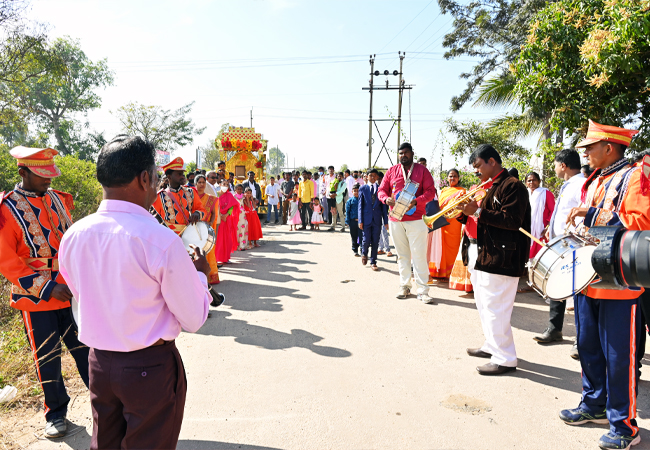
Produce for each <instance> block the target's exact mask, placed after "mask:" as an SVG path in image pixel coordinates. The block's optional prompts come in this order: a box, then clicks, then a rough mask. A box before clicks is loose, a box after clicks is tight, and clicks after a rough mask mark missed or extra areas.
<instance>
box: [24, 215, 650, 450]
mask: <svg viewBox="0 0 650 450" xmlns="http://www.w3.org/2000/svg"><path fill="white" fill-rule="evenodd" d="M264 231H265V236H266V239H265V241H264V245H263V246H262V247H261V248H259V249H256V250H254V251H247V252H244V253H238V254H236V255H237V257H236V258H235V259H234V263H233V264H230V265H228V266H226V267H224V268H223V269H222V271H221V278H222V280H224V281H223V282H222V283H221V285H220V290H221V291H223V292H224V293H226V295H227V304H226V305H225V306H222V307H220V308H218V309H217V310H215V311H213V314H212V318H210V319H208V321H207V323H206V324H205V325H204V326H203V327H202V328H201V330H200V331H199V332H198V333H196V334H187V333H184V334H183V335H182V336H181V337H180V338H179V339H178V341H177V343H178V346H179V348H180V351H181V354H182V356H183V359H184V361H185V365H186V370H187V376H188V386H189V387H188V396H187V406H186V410H185V419H184V422H183V429H182V431H181V436H180V443H179V448H180V449H255V450H261V449H361V448H364V449H371V448H372V449H425V448H431V449H469V448H471V449H503V448H513V449H515V448H516V449H555V448H562V449H584V448H597V445H596V443H597V440H598V438H599V437H600V436H601V435H602V434H603V433H604V432H606V428H605V427H602V426H592V427H569V426H567V425H564V424H563V423H561V422H560V420H559V419H558V418H557V413H558V411H559V410H560V409H562V408H565V407H575V406H577V404H578V402H579V399H580V395H579V392H580V367H579V364H578V362H576V361H573V360H572V359H570V358H569V356H568V352H569V349H570V346H571V341H569V340H568V339H567V340H566V341H565V342H563V343H561V344H558V345H553V346H547V347H542V346H540V345H538V344H536V343H535V342H534V341H533V340H532V339H531V338H532V336H533V335H534V334H535V333H537V332H540V331H542V330H543V328H544V327H545V323H546V320H547V318H548V308H547V306H546V304H544V303H543V302H542V301H541V300H540V299H539V297H537V296H536V295H533V294H520V295H519V296H518V298H517V302H516V304H515V308H514V315H513V319H512V323H513V325H514V327H515V342H516V345H517V351H518V356H519V358H520V359H519V369H518V370H517V372H516V373H514V374H512V375H507V376H501V377H482V376H480V375H478V374H477V372H476V370H475V367H476V366H477V365H478V364H483V363H484V362H486V361H485V360H477V359H474V358H470V357H468V356H467V355H466V353H465V348H466V347H470V346H478V345H480V344H481V343H482V332H481V327H480V323H479V319H478V314H477V312H476V309H475V306H474V302H473V298H472V296H471V295H466V294H463V293H461V292H458V291H452V290H448V289H446V288H432V289H431V295H432V296H433V297H436V298H438V304H437V305H424V304H421V303H419V302H418V301H417V300H416V299H415V297H410V298H408V299H406V300H397V299H396V298H395V296H394V294H395V292H396V290H397V286H398V277H397V264H396V262H395V260H394V259H392V260H388V259H387V258H383V259H381V261H380V263H379V265H380V267H381V269H382V270H381V271H380V272H378V273H375V272H372V271H371V270H370V268H369V267H363V266H362V265H361V261H360V258H354V257H353V256H352V251H351V250H350V245H349V235H348V234H345V235H343V234H341V233H338V232H336V233H326V232H320V233H309V232H289V231H288V230H287V228H285V227H276V228H265V229H264ZM345 280H350V281H349V282H347V283H344V281H345ZM572 322H573V315H568V316H567V318H566V327H565V335H566V336H567V337H573V336H574V332H575V329H574V327H573V324H572ZM645 362H646V363H647V364H650V361H648V360H646V361H645ZM649 376H650V370H649V369H645V370H644V374H643V377H642V381H641V383H640V386H639V391H640V395H639V400H638V407H639V416H640V426H641V427H642V430H643V431H642V439H643V440H644V442H642V443H641V445H640V446H638V447H635V448H650V446H648V444H650V431H648V430H650V396H649V395H648V390H649V389H650V383H648V380H649V379H650V378H649ZM70 419H71V420H72V421H73V422H74V423H76V424H78V425H81V426H83V425H89V424H90V421H89V406H88V400H87V399H86V398H80V399H77V401H76V403H75V405H74V408H73V410H72V411H71V413H70ZM89 432H90V428H88V429H81V430H80V432H79V433H77V434H76V435H75V436H72V437H70V438H67V439H66V440H65V441H64V442H62V443H59V444H58V447H59V448H70V447H72V448H87V445H88V441H89V437H88V433H89ZM55 447H56V446H54V445H53V444H52V443H49V442H42V441H40V442H38V443H36V444H34V445H33V446H32V448H44V449H45V448H47V449H51V448H55Z"/></svg>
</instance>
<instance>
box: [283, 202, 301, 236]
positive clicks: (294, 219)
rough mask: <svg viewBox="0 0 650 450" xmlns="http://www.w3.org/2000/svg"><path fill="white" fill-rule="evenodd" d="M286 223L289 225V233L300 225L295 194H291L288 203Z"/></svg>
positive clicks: (298, 208)
mask: <svg viewBox="0 0 650 450" xmlns="http://www.w3.org/2000/svg"><path fill="white" fill-rule="evenodd" d="M287 223H288V224H289V231H296V230H297V229H298V225H302V220H300V207H299V206H298V194H297V193H296V192H294V193H293V196H292V197H291V201H290V202H289V220H288V222H287ZM294 225H295V228H294Z"/></svg>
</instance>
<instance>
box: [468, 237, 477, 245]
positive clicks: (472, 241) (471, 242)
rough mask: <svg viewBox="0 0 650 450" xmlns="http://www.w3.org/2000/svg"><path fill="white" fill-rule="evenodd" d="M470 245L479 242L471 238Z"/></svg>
mask: <svg viewBox="0 0 650 450" xmlns="http://www.w3.org/2000/svg"><path fill="white" fill-rule="evenodd" d="M469 243H470V244H476V243H477V242H476V239H472V238H469Z"/></svg>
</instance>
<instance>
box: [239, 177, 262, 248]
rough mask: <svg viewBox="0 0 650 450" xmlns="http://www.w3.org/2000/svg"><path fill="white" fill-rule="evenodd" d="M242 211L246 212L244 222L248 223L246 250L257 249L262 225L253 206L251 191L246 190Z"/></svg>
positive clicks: (249, 189)
mask: <svg viewBox="0 0 650 450" xmlns="http://www.w3.org/2000/svg"><path fill="white" fill-rule="evenodd" d="M244 211H245V212H246V221H247V222H248V242H249V244H248V249H251V248H253V247H259V246H260V244H259V242H258V241H259V240H260V239H262V237H263V236H262V223H261V222H260V217H259V216H258V215H257V211H255V207H254V206H253V190H252V189H251V188H246V194H245V197H244Z"/></svg>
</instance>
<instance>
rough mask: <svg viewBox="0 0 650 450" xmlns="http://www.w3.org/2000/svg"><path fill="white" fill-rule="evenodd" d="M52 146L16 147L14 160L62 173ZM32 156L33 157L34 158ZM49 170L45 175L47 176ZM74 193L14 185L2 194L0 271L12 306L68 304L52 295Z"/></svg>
mask: <svg viewBox="0 0 650 450" xmlns="http://www.w3.org/2000/svg"><path fill="white" fill-rule="evenodd" d="M57 153H58V152H57V151H56V150H54V149H30V148H26V147H16V148H15V149H13V150H12V151H11V154H12V156H14V157H15V158H16V159H17V162H18V165H19V166H21V167H27V168H29V170H30V171H32V172H33V173H35V174H37V175H38V176H41V177H44V178H53V177H55V176H58V175H60V174H61V172H60V171H59V169H58V168H57V167H56V166H55V165H54V161H53V159H52V158H53V156H54V155H56V154H57ZM34 161H35V162H34ZM45 175H47V176H45ZM73 208H74V206H73V198H72V195H70V194H67V193H65V192H61V191H56V190H54V189H50V190H48V191H47V192H46V193H45V195H44V196H42V197H40V196H38V195H36V194H35V193H33V192H29V191H25V190H23V189H21V188H20V187H18V186H17V187H16V188H15V189H14V190H13V191H11V192H9V193H7V194H4V193H2V196H1V197H0V273H2V275H4V276H5V278H7V279H8V280H9V281H10V282H11V283H12V284H13V286H12V290H11V306H12V307H14V308H16V309H20V310H23V311H52V310H57V309H63V308H67V307H69V306H70V302H63V301H60V300H58V299H55V298H53V297H52V296H51V293H52V289H54V287H55V286H56V285H57V284H66V282H65V280H64V279H63V277H62V276H61V274H60V273H59V265H58V251H59V245H60V243H61V238H62V237H63V234H64V233H65V232H66V230H67V229H68V228H69V227H70V226H71V225H72V218H71V216H70V210H71V209H73Z"/></svg>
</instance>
